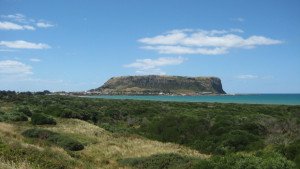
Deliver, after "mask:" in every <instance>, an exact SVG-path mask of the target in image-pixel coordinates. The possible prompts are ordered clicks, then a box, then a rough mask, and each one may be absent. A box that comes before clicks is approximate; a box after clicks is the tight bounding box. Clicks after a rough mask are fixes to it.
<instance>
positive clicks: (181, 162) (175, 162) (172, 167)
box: [119, 153, 196, 169]
mask: <svg viewBox="0 0 300 169" xmlns="http://www.w3.org/2000/svg"><path fill="white" fill-rule="evenodd" d="M119 162H120V163H121V164H122V165H128V166H132V167H134V168H143V169H158V168H160V169H188V168H191V166H192V165H194V164H196V163H195V162H196V159H194V158H190V157H185V156H181V155H178V154H173V153H171V154H156V155H152V156H150V157H141V158H127V159H122V160H120V161H119Z"/></svg>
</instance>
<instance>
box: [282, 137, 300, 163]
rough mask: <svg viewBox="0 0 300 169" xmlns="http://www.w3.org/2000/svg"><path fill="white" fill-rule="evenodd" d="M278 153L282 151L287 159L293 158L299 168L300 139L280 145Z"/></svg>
mask: <svg viewBox="0 0 300 169" xmlns="http://www.w3.org/2000/svg"><path fill="white" fill-rule="evenodd" d="M278 149H279V151H280V153H282V154H283V155H284V156H285V157H286V158H287V159H289V160H293V161H294V162H295V163H296V164H297V167H299V168H300V140H297V141H294V142H293V143H291V144H289V145H287V146H280V147H279V148H278Z"/></svg>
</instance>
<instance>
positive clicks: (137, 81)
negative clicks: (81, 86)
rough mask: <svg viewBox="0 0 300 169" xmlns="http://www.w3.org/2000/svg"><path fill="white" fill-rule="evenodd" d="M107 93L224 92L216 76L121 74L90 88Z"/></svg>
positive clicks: (170, 93)
mask: <svg viewBox="0 0 300 169" xmlns="http://www.w3.org/2000/svg"><path fill="white" fill-rule="evenodd" d="M91 91H92V92H99V93H100V94H109V95H135V94H137V95H159V94H167V95H201V94H225V92H224V90H223V89H222V83H221V80H220V79H219V78H217V77H183V76H158V75H149V76H121V77H113V78H111V79H109V80H108V81H107V82H106V83H104V85H103V86H101V87H99V88H97V89H93V90H91Z"/></svg>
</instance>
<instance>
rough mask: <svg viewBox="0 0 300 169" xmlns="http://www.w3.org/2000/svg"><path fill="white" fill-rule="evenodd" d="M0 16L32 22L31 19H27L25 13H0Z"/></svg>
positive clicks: (21, 21) (20, 21)
mask: <svg viewBox="0 0 300 169" xmlns="http://www.w3.org/2000/svg"><path fill="white" fill-rule="evenodd" d="M1 18H4V19H8V20H12V21H16V22H19V23H30V22H34V20H33V19H28V18H27V17H26V16H25V15H23V14H18V13H17V14H11V15H1Z"/></svg>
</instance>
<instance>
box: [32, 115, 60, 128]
mask: <svg viewBox="0 0 300 169" xmlns="http://www.w3.org/2000/svg"><path fill="white" fill-rule="evenodd" d="M31 123H32V124H34V125H43V124H52V125H55V124H56V121H55V120H54V118H52V117H51V116H49V115H46V114H42V113H34V114H33V115H32V116H31Z"/></svg>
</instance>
